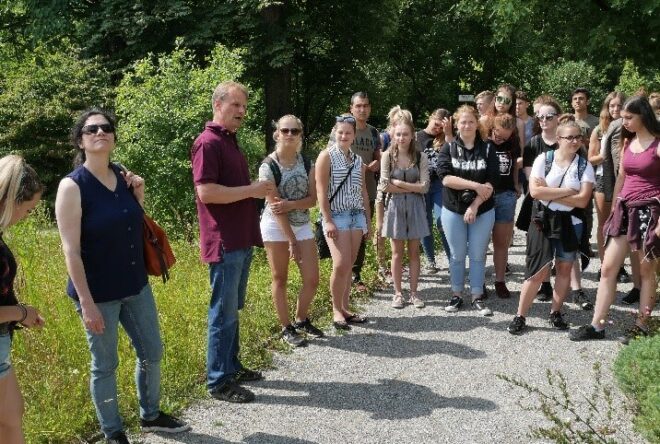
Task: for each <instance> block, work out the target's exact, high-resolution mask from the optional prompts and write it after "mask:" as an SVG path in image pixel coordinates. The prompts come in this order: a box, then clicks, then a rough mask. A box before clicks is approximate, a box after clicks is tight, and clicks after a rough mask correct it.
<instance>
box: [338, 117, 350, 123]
mask: <svg viewBox="0 0 660 444" xmlns="http://www.w3.org/2000/svg"><path fill="white" fill-rule="evenodd" d="M335 121H336V122H338V123H342V122H346V123H355V117H353V116H337V117H335Z"/></svg>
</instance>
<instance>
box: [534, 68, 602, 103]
mask: <svg viewBox="0 0 660 444" xmlns="http://www.w3.org/2000/svg"><path fill="white" fill-rule="evenodd" d="M606 85H607V79H606V77H605V75H604V74H602V73H601V72H599V71H598V70H597V69H596V68H595V67H594V66H592V65H589V64H588V63H585V62H583V61H579V62H573V61H563V60H560V61H558V62H556V63H554V64H552V65H545V66H543V67H541V70H540V72H539V90H540V91H542V92H543V93H545V94H550V95H552V96H553V97H554V98H555V99H557V100H558V101H559V104H560V105H561V107H562V109H563V110H564V112H571V113H572V112H573V109H572V108H571V104H570V100H571V93H572V92H573V90H574V89H575V88H578V87H580V88H587V89H588V90H589V92H590V93H591V112H592V114H598V111H599V110H600V104H601V103H602V102H603V99H604V98H605V96H606V95H607V92H608V91H607V89H606Z"/></svg>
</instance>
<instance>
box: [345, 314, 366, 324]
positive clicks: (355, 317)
mask: <svg viewBox="0 0 660 444" xmlns="http://www.w3.org/2000/svg"><path fill="white" fill-rule="evenodd" d="M346 322H348V323H349V324H364V323H365V322H367V317H366V316H360V315H359V314H357V313H354V314H352V315H350V316H346Z"/></svg>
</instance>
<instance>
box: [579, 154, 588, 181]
mask: <svg viewBox="0 0 660 444" xmlns="http://www.w3.org/2000/svg"><path fill="white" fill-rule="evenodd" d="M586 169H587V159H585V158H584V157H582V156H578V180H579V181H580V182H582V175H583V174H584V170H586Z"/></svg>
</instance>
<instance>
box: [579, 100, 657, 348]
mask: <svg viewBox="0 0 660 444" xmlns="http://www.w3.org/2000/svg"><path fill="white" fill-rule="evenodd" d="M621 117H622V118H623V128H622V130H621V140H622V141H624V143H623V155H622V156H621V167H620V168H619V171H620V174H619V176H618V178H617V181H616V185H615V187H614V198H615V202H613V205H612V213H611V214H610V217H609V218H608V220H607V222H606V223H605V226H604V229H603V231H604V233H603V234H604V237H605V253H604V257H603V262H602V268H601V279H600V283H599V284H598V293H597V295H596V308H595V310H594V317H593V319H592V322H591V325H583V326H582V327H580V328H579V329H578V330H576V331H574V332H573V333H572V334H571V339H572V340H574V341H583V340H588V339H602V338H604V337H605V330H604V327H605V325H606V324H607V316H608V312H609V308H610V305H611V304H612V302H613V300H614V296H615V294H616V276H617V272H618V270H619V267H620V266H621V265H622V264H623V260H624V258H625V257H626V255H627V254H628V251H629V250H632V251H637V250H639V251H640V253H639V254H638V257H639V261H640V272H641V284H642V285H641V289H640V302H639V307H640V309H639V313H638V315H637V319H636V321H635V325H634V326H633V328H632V329H631V330H629V331H628V332H626V334H625V335H624V336H623V337H622V342H623V343H624V344H627V343H628V341H630V340H631V339H633V338H636V337H639V336H647V335H648V329H647V321H648V318H649V317H650V316H651V312H652V311H653V307H654V306H655V292H656V270H657V267H658V262H660V225H659V224H658V219H659V216H660V145H659V142H660V122H659V121H658V120H657V119H656V116H655V114H654V113H653V110H652V108H651V105H650V104H649V101H648V100H647V99H646V97H643V96H635V97H632V98H630V99H629V100H628V101H627V102H626V103H625V105H624V106H623V109H622V111H621Z"/></svg>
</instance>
